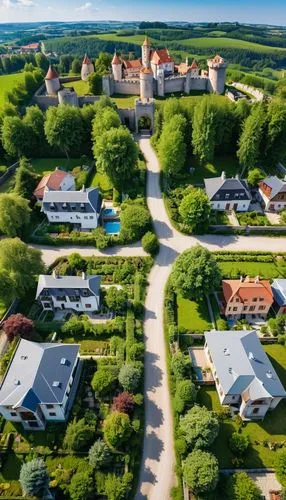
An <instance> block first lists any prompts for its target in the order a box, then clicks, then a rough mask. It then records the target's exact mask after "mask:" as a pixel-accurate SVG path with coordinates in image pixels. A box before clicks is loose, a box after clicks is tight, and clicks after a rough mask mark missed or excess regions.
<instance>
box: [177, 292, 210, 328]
mask: <svg viewBox="0 0 286 500" xmlns="http://www.w3.org/2000/svg"><path fill="white" fill-rule="evenodd" d="M177 306H178V326H179V328H185V329H186V330H188V331H191V332H204V331H205V330H210V328H211V322H210V318H209V313H208V309H207V305H206V302H205V301H200V302H195V301H193V300H188V299H184V298H182V297H177Z"/></svg>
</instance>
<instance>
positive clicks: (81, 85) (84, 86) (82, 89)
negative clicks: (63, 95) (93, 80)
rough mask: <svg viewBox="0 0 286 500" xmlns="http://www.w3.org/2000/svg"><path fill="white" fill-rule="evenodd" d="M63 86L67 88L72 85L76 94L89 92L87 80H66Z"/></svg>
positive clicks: (80, 94)
mask: <svg viewBox="0 0 286 500" xmlns="http://www.w3.org/2000/svg"><path fill="white" fill-rule="evenodd" d="M63 86H64V87H69V88H70V87H73V88H74V90H75V91H76V93H77V95H79V96H82V95H86V94H90V92H89V86H88V82H84V81H83V80H77V81H75V82H66V83H64V84H63Z"/></svg>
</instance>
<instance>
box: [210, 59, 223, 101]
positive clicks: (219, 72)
mask: <svg viewBox="0 0 286 500" xmlns="http://www.w3.org/2000/svg"><path fill="white" fill-rule="evenodd" d="M208 67H209V91H210V92H214V93H216V94H223V92H224V86H225V72H226V68H227V64H226V63H225V61H224V59H223V58H222V57H220V56H219V55H216V56H215V57H214V58H213V59H209V60H208Z"/></svg>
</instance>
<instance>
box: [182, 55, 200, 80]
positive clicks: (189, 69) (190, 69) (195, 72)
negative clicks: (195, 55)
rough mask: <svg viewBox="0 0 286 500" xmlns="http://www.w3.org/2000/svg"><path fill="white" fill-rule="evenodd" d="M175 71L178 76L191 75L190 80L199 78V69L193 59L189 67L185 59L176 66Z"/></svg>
mask: <svg viewBox="0 0 286 500" xmlns="http://www.w3.org/2000/svg"><path fill="white" fill-rule="evenodd" d="M177 71H178V74H179V75H186V74H187V73H191V76H192V78H196V77H199V76H200V67H199V65H198V63H197V61H196V60H195V59H193V62H192V64H191V65H190V64H189V60H188V58H186V61H185V62H181V63H180V64H179V65H178V66H177Z"/></svg>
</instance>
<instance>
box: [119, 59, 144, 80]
mask: <svg viewBox="0 0 286 500" xmlns="http://www.w3.org/2000/svg"><path fill="white" fill-rule="evenodd" d="M141 69H142V62H141V59H133V60H129V59H124V60H123V73H124V76H125V77H127V78H132V77H134V78H139V76H140V71H141Z"/></svg>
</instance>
